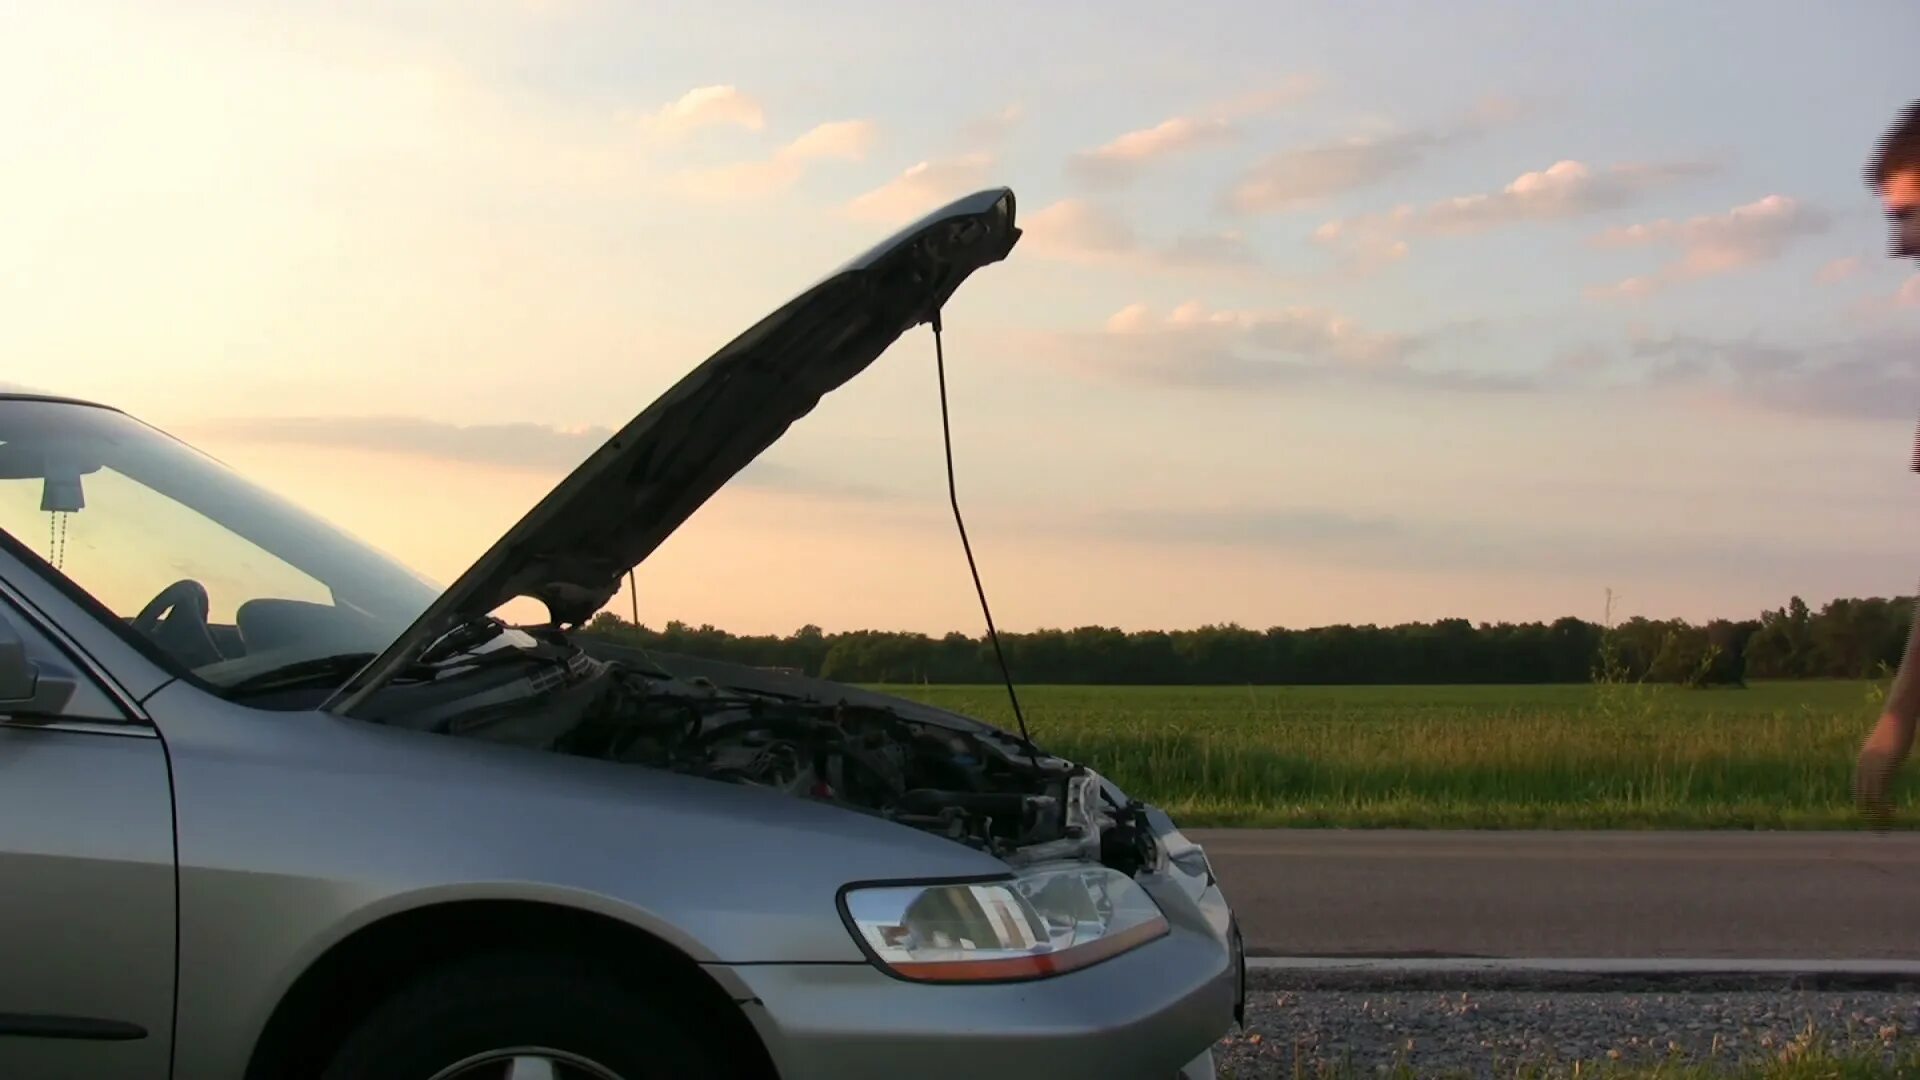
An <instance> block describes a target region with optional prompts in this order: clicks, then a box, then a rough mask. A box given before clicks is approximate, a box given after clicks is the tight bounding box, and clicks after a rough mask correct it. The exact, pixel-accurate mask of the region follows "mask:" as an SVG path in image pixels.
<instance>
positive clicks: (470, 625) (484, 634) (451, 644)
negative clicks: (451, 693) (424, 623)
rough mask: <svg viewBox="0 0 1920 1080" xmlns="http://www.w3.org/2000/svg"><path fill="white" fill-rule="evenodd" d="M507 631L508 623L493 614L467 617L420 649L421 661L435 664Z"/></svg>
mask: <svg viewBox="0 0 1920 1080" xmlns="http://www.w3.org/2000/svg"><path fill="white" fill-rule="evenodd" d="M506 632H507V624H506V623H504V622H501V621H500V620H499V619H496V618H494V617H493V616H491V615H481V616H479V617H478V618H472V619H467V620H465V621H464V622H461V623H459V624H457V625H455V626H454V628H453V629H451V630H449V631H447V632H446V633H444V634H441V635H440V636H439V637H438V638H435V639H434V640H433V642H432V643H430V644H429V645H428V646H427V647H426V648H425V649H422V650H421V651H420V663H423V664H434V663H438V662H440V661H442V660H445V659H446V658H447V657H449V656H454V655H457V654H459V653H463V652H466V651H467V650H468V649H471V648H473V647H474V646H476V645H485V644H486V643H487V642H489V641H492V640H493V639H494V638H497V637H499V636H500V635H501V634H504V633H506Z"/></svg>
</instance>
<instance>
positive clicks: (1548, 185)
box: [1313, 160, 1711, 262]
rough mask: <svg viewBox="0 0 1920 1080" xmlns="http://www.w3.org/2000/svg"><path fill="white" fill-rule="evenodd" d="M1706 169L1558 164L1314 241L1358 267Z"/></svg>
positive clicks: (1570, 213)
mask: <svg viewBox="0 0 1920 1080" xmlns="http://www.w3.org/2000/svg"><path fill="white" fill-rule="evenodd" d="M1709 171H1711V169H1710V167H1708V166H1704V165H1695V164H1686V163H1675V164H1661V165H1647V164H1627V165H1614V166H1611V167H1609V168H1606V169H1595V168H1593V167H1592V166H1590V165H1587V164H1585V163H1584V162H1580V161H1572V160H1565V161H1558V162H1555V163H1554V164H1552V165H1550V166H1548V167H1547V168H1545V169H1540V170H1538V171H1535V172H1529V173H1523V174H1521V175H1520V176H1519V177H1517V178H1515V179H1514V180H1513V182H1512V183H1509V184H1507V185H1506V186H1505V187H1504V188H1502V189H1501V190H1499V191H1496V192H1490V193H1484V194H1475V195H1461V196H1457V197H1455V198H1451V199H1441V200H1439V201H1438V202H1433V203H1428V204H1427V205H1425V206H1414V205H1412V204H1403V205H1401V206H1397V207H1395V208H1394V209H1392V210H1389V211H1384V212H1380V213H1374V214H1360V215H1355V216H1353V217H1345V218H1335V219H1333V220H1331V221H1328V222H1327V223H1325V224H1323V225H1321V226H1320V227H1319V228H1318V229H1316V230H1314V234H1313V238H1314V240H1315V241H1316V242H1318V243H1320V244H1322V245H1325V246H1329V247H1338V248H1342V249H1344V250H1346V251H1348V252H1349V253H1350V254H1352V255H1353V256H1355V257H1357V258H1359V259H1360V260H1361V261H1363V262H1379V261H1390V260H1392V259H1397V258H1401V257H1404V256H1405V255H1406V252H1407V246H1406V242H1405V239H1404V238H1405V237H1408V236H1446V235H1455V236H1457V235H1465V234H1469V233H1478V232H1486V231H1488V230H1492V229H1497V228H1501V227H1503V226H1507V225H1514V224H1519V223H1522V222H1529V221H1555V220H1563V219H1567V218H1573V217H1579V216H1582V215H1585V214H1591V213H1597V212H1599V211H1602V210H1610V209H1615V208H1618V207H1622V206H1627V205H1630V204H1632V203H1633V202H1636V201H1638V200H1639V199H1641V198H1643V197H1644V196H1646V195H1648V194H1650V193H1652V192H1654V191H1657V190H1659V189H1661V188H1663V187H1667V186H1669V185H1671V184H1674V183H1677V182H1679V181H1681V180H1683V179H1685V178H1687V177H1691V176H1697V175H1701V174H1703V173H1705V172H1709Z"/></svg>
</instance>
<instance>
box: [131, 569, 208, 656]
mask: <svg viewBox="0 0 1920 1080" xmlns="http://www.w3.org/2000/svg"><path fill="white" fill-rule="evenodd" d="M208 610H209V604H208V601H207V587H206V586H205V585H202V584H200V583H199V582H197V581H195V580H193V579H192V578H181V579H180V580H179V581H176V582H174V583H173V584H171V585H169V586H167V587H166V588H164V589H161V590H160V592H159V593H158V594H156V595H155V596H154V598H153V599H151V600H149V601H147V606H146V607H143V608H141V609H140V614H138V615H135V616H134V617H133V630H134V632H135V633H138V634H141V635H143V636H144V637H146V638H147V640H149V641H151V642H153V643H154V644H155V645H158V646H160V647H161V648H162V649H165V650H166V651H167V652H168V653H171V654H172V655H173V656H174V657H175V658H176V659H178V660H179V661H180V662H181V663H183V664H185V665H187V666H188V667H200V666H202V665H204V664H211V663H215V662H217V661H220V660H224V659H226V654H224V653H222V652H221V651H220V646H218V645H216V644H214V640H213V631H211V630H209V629H208V628H207V612H208Z"/></svg>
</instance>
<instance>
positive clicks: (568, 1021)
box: [322, 953, 737, 1080]
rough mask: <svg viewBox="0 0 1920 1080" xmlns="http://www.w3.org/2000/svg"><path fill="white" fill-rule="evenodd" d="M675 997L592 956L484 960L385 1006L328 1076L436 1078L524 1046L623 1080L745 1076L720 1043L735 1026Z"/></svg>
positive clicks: (455, 968) (432, 979)
mask: <svg viewBox="0 0 1920 1080" xmlns="http://www.w3.org/2000/svg"><path fill="white" fill-rule="evenodd" d="M641 977H644V976H641ZM670 995H671V989H670V987H669V988H667V989H663V990H662V991H649V990H647V989H645V988H643V987H641V986H636V985H633V984H631V983H630V982H626V981H622V980H619V979H615V978H613V977H612V976H611V975H610V974H609V973H608V972H607V970H606V968H605V966H604V965H597V964H594V963H592V962H590V961H587V960H586V959H584V958H575V957H568V956H564V955H551V954H541V953H503V954H497V955H491V956H482V957H476V958H474V959H471V960H466V961H462V962H459V963H456V964H453V965H450V966H448V967H447V968H445V969H443V970H440V971H437V972H434V973H433V974H431V975H428V976H426V977H425V978H422V979H420V980H419V981H417V982H414V983H412V984H411V985H409V986H407V987H406V988H404V989H402V990H400V991H399V992H397V993H395V994H394V995H393V996H392V997H389V998H388V999H387V1000H385V1001H383V1002H381V1003H380V1004H378V1005H376V1006H374V1007H373V1009H372V1011H371V1012H369V1013H368V1014H367V1016H366V1018H365V1019H364V1020H362V1021H361V1022H360V1024H359V1025H358V1026H357V1027H356V1028H354V1030H353V1031H352V1033H351V1034H349V1035H348V1036H347V1038H346V1041H345V1042H343V1043H342V1044H341V1046H340V1049H339V1052H338V1053H336V1054H335V1055H334V1057H333V1060H332V1061H331V1062H329V1063H328V1065H327V1068H326V1071H325V1072H324V1073H323V1074H322V1078H323V1080H428V1078H429V1077H432V1076H434V1075H435V1074H437V1073H439V1072H440V1071H441V1070H443V1069H446V1068H447V1067H449V1066H451V1065H454V1064H455V1063H457V1062H460V1061H463V1060H466V1059H468V1058H471V1057H473V1056H474V1055H476V1054H484V1053H487V1052H490V1051H496V1050H504V1049H508V1048H513V1047H542V1048H546V1049H549V1050H556V1051H561V1052H564V1053H566V1054H572V1055H577V1056H578V1057H582V1058H585V1059H587V1060H589V1061H592V1062H594V1063H595V1064H597V1065H598V1066H600V1067H601V1068H602V1069H605V1070H607V1071H608V1072H611V1073H612V1074H613V1075H615V1076H618V1077H620V1080H656V1078H659V1080H669V1078H671V1080H678V1078H681V1077H708V1076H711V1077H730V1076H734V1075H737V1074H736V1072H735V1070H734V1068H733V1067H731V1065H730V1064H729V1062H727V1061H726V1060H724V1057H723V1049H724V1048H721V1047H714V1046H712V1045H711V1044H712V1043H713V1042H714V1041H716V1040H715V1039H714V1038H713V1036H714V1035H716V1034H717V1033H718V1032H719V1031H723V1030H725V1028H724V1027H723V1026H722V1025H721V1024H720V1023H719V1022H718V1021H717V1019H716V1018H714V1017H704V1018H702V1017H699V1016H694V1015H689V1014H688V1010H687V1008H686V1005H685V1001H686V998H687V995H680V997H679V1000H678V1001H676V1000H675V999H674V997H672V996H670ZM703 1033H705V1034H706V1035H707V1040H706V1044H704V1045H703V1043H702V1041H701V1039H702V1035H703ZM502 1072H504V1069H503V1070H502Z"/></svg>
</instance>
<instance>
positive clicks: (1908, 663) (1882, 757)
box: [1853, 601, 1920, 822]
mask: <svg viewBox="0 0 1920 1080" xmlns="http://www.w3.org/2000/svg"><path fill="white" fill-rule="evenodd" d="M1917 719H1920V601H1916V602H1915V605H1914V619H1913V625H1912V626H1911V627H1910V628H1909V629H1908V631H1907V650H1906V652H1905V653H1903V654H1901V656H1900V670H1899V672H1898V673H1896V674H1895V675H1894V677H1893V686H1892V687H1890V688H1889V689H1888V690H1887V700H1886V702H1885V703H1884V704H1883V705H1882V706H1881V707H1880V722H1879V723H1877V724H1875V725H1874V728H1873V734H1871V735H1869V736H1867V741H1866V744H1865V745H1863V746H1862V747H1861V748H1860V760H1859V763H1858V764H1857V765H1856V766H1855V768H1854V774H1853V795H1854V801H1855V802H1856V803H1857V804H1858V805H1859V807H1860V809H1861V811H1862V812H1863V813H1865V814H1866V815H1867V816H1869V817H1871V818H1873V819H1874V820H1875V821H1877V822H1884V821H1885V820H1886V817H1887V814H1888V812H1889V807H1888V806H1887V787H1888V786H1889V784H1890V783H1891V782H1892V779H1893V771H1894V770H1895V769H1897V768H1899V767H1900V765H1901V763H1902V762H1904V761H1906V759H1907V754H1908V753H1909V752H1910V751H1911V750H1912V749H1913V733H1914V724H1915V721H1916V720H1917Z"/></svg>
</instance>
